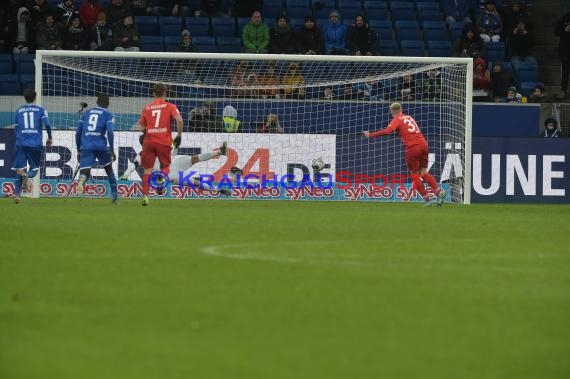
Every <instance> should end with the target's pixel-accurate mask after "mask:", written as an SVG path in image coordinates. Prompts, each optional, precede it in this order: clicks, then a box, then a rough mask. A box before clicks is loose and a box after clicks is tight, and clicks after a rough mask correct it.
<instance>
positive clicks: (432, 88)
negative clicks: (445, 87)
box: [422, 68, 441, 101]
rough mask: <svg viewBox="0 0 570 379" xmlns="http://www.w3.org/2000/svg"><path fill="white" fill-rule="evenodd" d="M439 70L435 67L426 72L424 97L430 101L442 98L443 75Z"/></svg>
mask: <svg viewBox="0 0 570 379" xmlns="http://www.w3.org/2000/svg"><path fill="white" fill-rule="evenodd" d="M440 74H441V73H440V72H439V70H437V69H435V68H433V69H431V70H429V71H428V72H427V74H426V78H425V79H424V82H423V92H422V98H423V99H424V100H429V101H439V100H441V77H440Z"/></svg>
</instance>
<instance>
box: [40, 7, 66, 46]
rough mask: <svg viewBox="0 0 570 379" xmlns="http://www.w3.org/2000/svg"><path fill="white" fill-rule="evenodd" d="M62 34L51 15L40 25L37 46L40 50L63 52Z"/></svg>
mask: <svg viewBox="0 0 570 379" xmlns="http://www.w3.org/2000/svg"><path fill="white" fill-rule="evenodd" d="M61 45H62V41H61V33H60V31H59V28H58V27H57V25H56V24H55V20H54V18H53V16H52V15H51V14H48V15H47V16H46V18H45V21H44V22H42V23H41V24H39V25H38V28H37V31H36V46H37V48H38V49H40V50H61Z"/></svg>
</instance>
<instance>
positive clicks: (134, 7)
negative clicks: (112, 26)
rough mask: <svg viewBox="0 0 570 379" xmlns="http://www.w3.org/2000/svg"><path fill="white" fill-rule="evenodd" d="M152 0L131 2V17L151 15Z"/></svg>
mask: <svg viewBox="0 0 570 379" xmlns="http://www.w3.org/2000/svg"><path fill="white" fill-rule="evenodd" d="M151 1H152V0H131V2H130V3H129V4H130V7H131V11H132V14H133V16H135V17H136V16H148V15H151V14H152V7H151Z"/></svg>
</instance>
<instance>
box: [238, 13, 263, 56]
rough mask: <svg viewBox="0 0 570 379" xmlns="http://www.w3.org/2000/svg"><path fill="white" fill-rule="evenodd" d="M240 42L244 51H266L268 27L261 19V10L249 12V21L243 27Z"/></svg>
mask: <svg viewBox="0 0 570 379" xmlns="http://www.w3.org/2000/svg"><path fill="white" fill-rule="evenodd" d="M242 42H243V46H244V52H246V53H261V54H264V53H267V48H268V47H269V28H268V27H267V25H266V24H265V23H263V22H262V21H261V12H259V11H255V12H253V13H252V14H251V21H250V22H249V24H247V25H246V26H244V28H243V33H242Z"/></svg>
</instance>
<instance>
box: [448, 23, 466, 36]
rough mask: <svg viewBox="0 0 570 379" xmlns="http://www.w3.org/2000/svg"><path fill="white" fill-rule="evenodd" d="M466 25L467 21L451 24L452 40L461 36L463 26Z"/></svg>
mask: <svg viewBox="0 0 570 379" xmlns="http://www.w3.org/2000/svg"><path fill="white" fill-rule="evenodd" d="M464 27H465V23H464V22H463V21H457V22H453V23H451V24H449V32H450V33H451V40H452V41H455V40H456V39H458V38H459V37H461V33H463V28H464Z"/></svg>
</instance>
